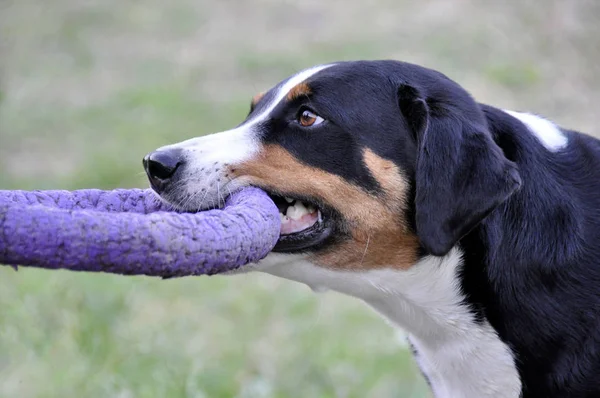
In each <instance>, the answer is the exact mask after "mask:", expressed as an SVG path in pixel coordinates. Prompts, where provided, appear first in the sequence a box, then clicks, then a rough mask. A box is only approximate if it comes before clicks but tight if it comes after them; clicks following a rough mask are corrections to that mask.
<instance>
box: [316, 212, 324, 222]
mask: <svg viewBox="0 0 600 398" xmlns="http://www.w3.org/2000/svg"><path fill="white" fill-rule="evenodd" d="M317 211H318V212H319V213H318V214H317V219H318V220H319V222H323V215H322V214H321V210H317Z"/></svg>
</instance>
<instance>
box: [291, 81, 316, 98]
mask: <svg viewBox="0 0 600 398" xmlns="http://www.w3.org/2000/svg"><path fill="white" fill-rule="evenodd" d="M310 93H312V90H311V89H310V86H309V85H308V84H306V83H305V82H302V83H300V84H297V85H295V86H294V87H292V89H291V90H290V91H289V92H288V94H287V100H288V101H293V100H295V99H298V98H300V97H303V96H307V95H309V94H310Z"/></svg>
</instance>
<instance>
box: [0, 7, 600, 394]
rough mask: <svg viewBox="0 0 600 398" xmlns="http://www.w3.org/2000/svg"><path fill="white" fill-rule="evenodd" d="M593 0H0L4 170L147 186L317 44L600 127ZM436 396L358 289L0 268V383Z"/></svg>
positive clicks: (18, 179) (16, 178)
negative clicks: (184, 143)
mask: <svg viewBox="0 0 600 398" xmlns="http://www.w3.org/2000/svg"><path fill="white" fill-rule="evenodd" d="M598 20H600V3H599V2H598V1H596V0H587V1H586V0H564V1H558V0H537V1H533V0H507V1H503V2H483V1H475V0H472V1H471V0H431V1H406V0H371V1H369V2H364V1H359V0H343V1H342V0H329V1H319V0H305V1H289V0H284V1H276V0H255V1H242V0H213V1H208V0H172V1H162V0H144V1H141V0H53V1H43V0H0V72H1V74H0V189H34V188H37V189H56V188H65V189H76V188H90V187H96V188H107V189H111V188H115V187H143V186H146V181H145V179H144V176H143V174H141V171H142V169H141V158H142V156H143V155H144V154H145V153H147V152H148V151H150V150H152V149H154V148H156V147H158V146H160V145H163V144H167V143H171V142H175V141H179V140H182V139H185V138H190V137H194V136H198V135H202V134H206V133H210V132H215V131H219V130H222V129H226V128H229V127H232V126H233V125H235V124H237V123H238V122H239V121H241V119H242V118H243V117H244V115H245V114H246V112H247V109H248V105H249V100H250V98H251V97H252V96H253V95H254V94H255V93H256V92H258V91H261V90H263V89H265V88H268V87H270V86H271V85H273V84H274V83H276V82H277V81H279V80H280V79H282V78H284V77H286V76H287V75H289V74H291V73H293V72H295V71H297V70H299V69H302V68H304V67H307V66H311V65H313V64H317V63H324V62H328V61H336V60H346V59H375V58H395V59H400V60H406V61H411V62H415V63H420V64H423V65H426V66H430V67H433V68H436V69H438V70H440V71H443V72H444V73H446V74H447V75H449V76H450V77H452V78H454V79H455V80H457V81H459V82H460V83H461V84H463V85H464V86H465V87H466V88H467V89H468V90H469V91H470V92H471V93H472V94H473V95H474V96H475V97H476V98H477V99H478V100H480V101H481V102H487V103H492V104H494V105H497V106H500V107H504V108H509V109H521V110H529V111H533V112H536V113H539V114H542V115H545V116H547V117H549V118H551V119H554V120H556V121H558V122H559V123H560V124H562V125H564V126H568V127H571V128H575V129H580V130H583V131H586V132H589V133H591V134H594V133H596V132H597V131H598V130H597V126H598V122H599V121H600V115H599V112H598V103H600V101H599V100H600V90H599V89H600V68H599V67H598V61H599V60H600V51H599V50H600V46H599V44H600V43H599V38H600V24H599V23H598ZM63 396H64V397H90V398H93V397H122V398H129V397H428V396H429V393H428V391H427V388H426V385H425V383H424V381H423V379H422V378H421V377H420V375H419V374H418V372H417V371H416V368H415V366H414V364H413V362H412V360H411V358H410V355H409V353H408V351H407V348H406V346H405V344H404V340H403V337H402V333H400V332H397V331H395V330H393V329H392V328H391V327H390V326H388V325H387V324H386V323H385V322H384V321H382V320H380V319H379V318H378V317H377V316H376V315H374V314H373V313H372V312H371V311H370V310H368V309H367V308H366V307H365V306H363V305H362V304H361V303H360V302H358V301H355V300H352V299H349V298H345V297H341V296H339V295H335V294H331V293H329V294H325V295H320V296H316V295H314V294H312V293H311V292H310V290H309V289H308V288H306V287H304V286H301V285H298V284H294V283H292V282H286V281H282V280H278V279H275V278H273V277H269V276H266V275H250V276H237V277H231V278H225V277H213V278H208V277H206V278H188V279H181V280H170V281H155V280H150V279H147V278H142V277H135V278H133V277H132V278H122V277H121V278H120V277H115V276H108V275H84V274H74V273H68V272H49V271H43V270H32V269H29V270H28V269H22V270H20V271H19V272H18V273H17V272H14V271H13V270H12V269H10V268H2V269H0V397H7V398H8V397H10V398H12V397H19V398H28V397H63Z"/></svg>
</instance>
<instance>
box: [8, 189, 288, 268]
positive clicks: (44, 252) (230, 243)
mask: <svg viewBox="0 0 600 398" xmlns="http://www.w3.org/2000/svg"><path fill="white" fill-rule="evenodd" d="M279 228H280V219H279V212H278V210H277V207H276V206H275V204H274V203H273V202H272V201H271V199H270V198H269V197H268V196H267V195H266V193H264V192H263V191H261V190H260V189H257V188H246V189H244V190H242V191H240V192H237V193H235V194H233V195H231V196H230V197H229V198H228V199H227V201H226V204H225V207H224V208H223V209H222V210H208V211H204V212H199V213H194V214H192V213H178V212H175V211H172V210H170V209H169V208H168V207H167V206H165V205H164V204H161V203H160V202H159V200H158V199H157V198H156V197H155V195H154V194H153V193H152V192H151V191H150V190H141V189H130V190H125V189H123V190H115V191H100V190H92V189H90V190H81V191H73V192H69V191H31V192H26V191H0V264H4V265H12V266H14V267H16V266H19V265H21V266H33V267H41V268H50V269H59V268H64V269H68V270H72V271H91V272H109V273H114V274H122V275H148V276H159V277H163V278H171V277H181V276H190V275H213V274H217V273H220V272H226V271H231V270H234V269H236V268H239V267H241V266H243V265H245V264H247V263H251V262H257V261H259V260H261V259H263V258H264V257H265V256H266V255H267V254H268V253H269V252H270V251H271V250H272V249H273V247H274V246H275V244H276V243H277V239H278V238H279Z"/></svg>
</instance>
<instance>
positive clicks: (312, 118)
mask: <svg viewBox="0 0 600 398" xmlns="http://www.w3.org/2000/svg"><path fill="white" fill-rule="evenodd" d="M323 122H324V120H323V118H322V117H321V116H319V115H316V114H315V113H313V112H311V111H309V110H308V109H305V110H304V111H302V113H300V115H299V116H298V123H300V125H301V126H303V127H311V126H318V125H319V124H321V123H323Z"/></svg>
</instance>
